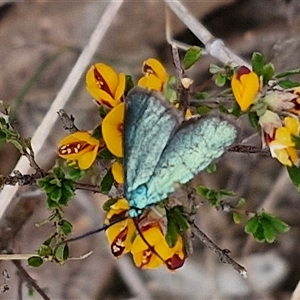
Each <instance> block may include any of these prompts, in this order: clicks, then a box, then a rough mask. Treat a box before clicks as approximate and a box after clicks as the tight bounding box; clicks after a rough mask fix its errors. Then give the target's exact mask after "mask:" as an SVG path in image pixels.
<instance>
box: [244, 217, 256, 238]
mask: <svg viewBox="0 0 300 300" xmlns="http://www.w3.org/2000/svg"><path fill="white" fill-rule="evenodd" d="M258 226H259V222H258V218H257V216H254V217H252V218H250V219H249V220H248V221H247V223H246V225H245V232H246V233H248V234H254V233H255V232H256V231H257V229H258Z"/></svg>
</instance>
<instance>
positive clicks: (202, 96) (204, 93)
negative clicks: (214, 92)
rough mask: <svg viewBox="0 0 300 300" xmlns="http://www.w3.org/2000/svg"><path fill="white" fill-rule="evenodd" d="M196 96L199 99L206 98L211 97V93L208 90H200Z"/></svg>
mask: <svg viewBox="0 0 300 300" xmlns="http://www.w3.org/2000/svg"><path fill="white" fill-rule="evenodd" d="M194 97H195V98H196V99H198V100H206V99H207V98H208V97H209V93H208V92H200V93H197V94H195V96H194Z"/></svg>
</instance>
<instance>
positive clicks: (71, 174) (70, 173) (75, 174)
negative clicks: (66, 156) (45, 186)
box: [66, 166, 86, 181]
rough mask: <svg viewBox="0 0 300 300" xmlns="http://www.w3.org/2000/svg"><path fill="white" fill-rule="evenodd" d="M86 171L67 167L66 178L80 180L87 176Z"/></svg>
mask: <svg viewBox="0 0 300 300" xmlns="http://www.w3.org/2000/svg"><path fill="white" fill-rule="evenodd" d="M85 173H86V172H85V171H83V170H81V169H79V168H78V167H70V166H68V167H67V174H66V177H67V178H68V179H71V180H74V181H76V180H79V179H81V178H82V177H83V176H84V175H85Z"/></svg>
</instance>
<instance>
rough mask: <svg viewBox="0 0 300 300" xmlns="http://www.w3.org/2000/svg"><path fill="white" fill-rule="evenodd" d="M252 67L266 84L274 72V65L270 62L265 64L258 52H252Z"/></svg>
mask: <svg viewBox="0 0 300 300" xmlns="http://www.w3.org/2000/svg"><path fill="white" fill-rule="evenodd" d="M251 62H252V69H253V71H254V72H255V73H256V74H257V75H259V76H262V77H263V82H264V84H266V83H267V82H268V81H269V80H270V79H271V78H272V77H273V76H274V73H275V67H274V65H273V64H272V63H267V64H265V60H264V57H263V56H262V54H261V53H259V52H254V53H253V55H252V60H251Z"/></svg>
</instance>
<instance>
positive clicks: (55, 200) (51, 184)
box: [37, 167, 75, 209]
mask: <svg viewBox="0 0 300 300" xmlns="http://www.w3.org/2000/svg"><path fill="white" fill-rule="evenodd" d="M37 184H38V186H39V187H40V188H42V189H43V190H44V191H45V193H46V194H47V203H48V207H49V208H50V209H53V208H55V207H60V206H61V205H63V206H66V205H67V204H68V202H69V201H70V200H71V198H72V197H73V196H74V192H75V183H74V181H73V180H71V179H66V178H65V174H64V172H63V169H62V168H60V167H56V168H54V169H53V173H52V174H49V175H47V176H45V177H44V178H42V179H39V180H38V181H37Z"/></svg>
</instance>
